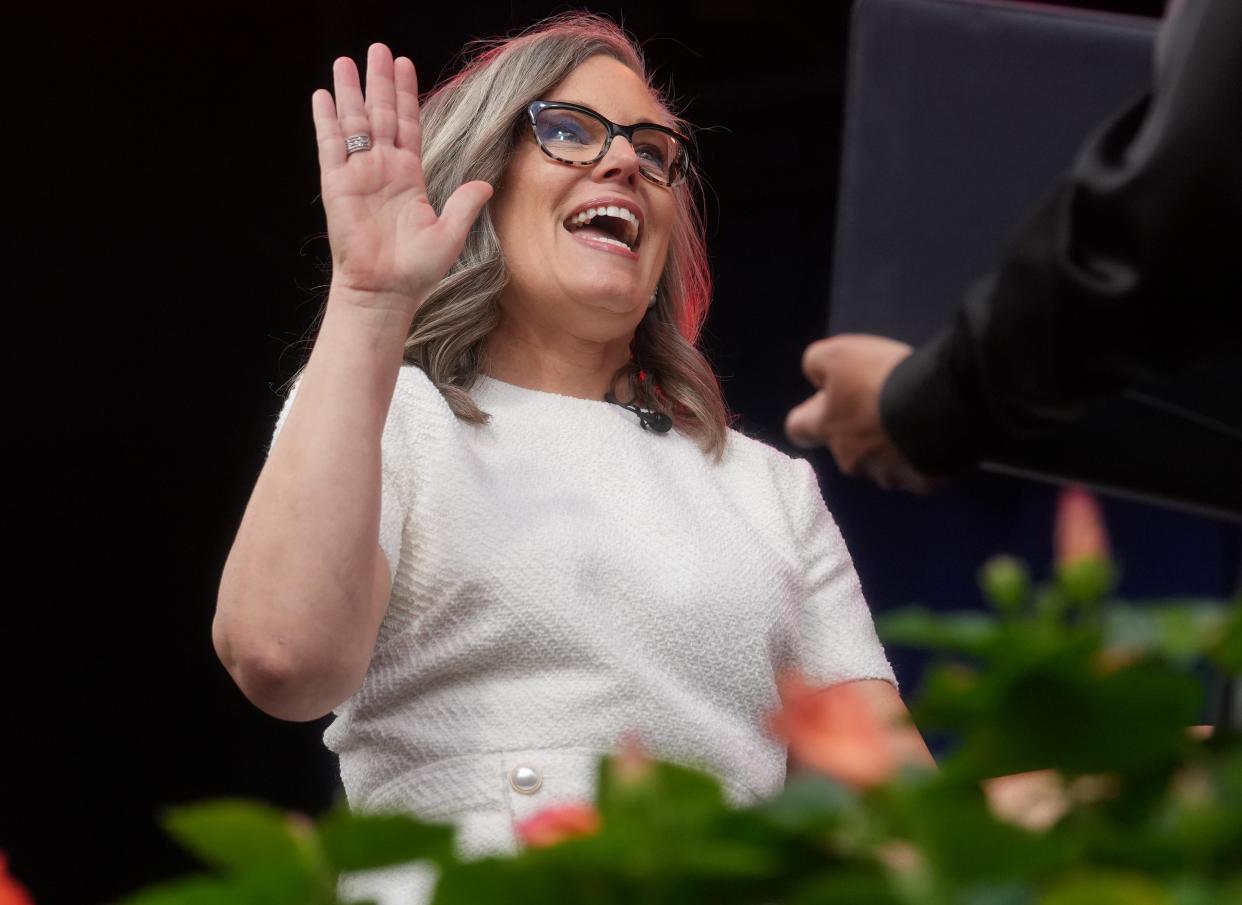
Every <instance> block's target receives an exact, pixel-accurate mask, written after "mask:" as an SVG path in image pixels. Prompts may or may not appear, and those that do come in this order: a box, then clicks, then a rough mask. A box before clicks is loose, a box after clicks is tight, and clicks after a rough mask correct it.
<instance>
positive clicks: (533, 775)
mask: <svg viewBox="0 0 1242 905" xmlns="http://www.w3.org/2000/svg"><path fill="white" fill-rule="evenodd" d="M509 785H511V786H513V789H514V791H516V792H521V793H522V794H523V795H534V794H535V793H536V792H538V791H539V787H540V786H542V785H543V774H542V773H540V772H539V771H538V770H537V769H535V768H534V767H531V766H528V765H526V764H520V765H519V766H516V767H514V768H513V769H512V770H510V771H509Z"/></svg>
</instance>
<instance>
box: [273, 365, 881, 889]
mask: <svg viewBox="0 0 1242 905" xmlns="http://www.w3.org/2000/svg"><path fill="white" fill-rule="evenodd" d="M295 392H296V390H295ZM471 395H472V396H473V398H474V399H475V400H476V402H477V403H478V404H479V406H480V407H481V408H482V410H483V411H484V412H487V413H489V414H490V416H491V419H490V422H489V423H488V424H486V425H483V426H478V425H472V424H467V423H465V422H461V421H459V420H458V419H457V418H456V417H454V415H453V414H452V411H451V410H450V409H449V407H448V405H447V404H446V403H445V401H444V399H443V397H441V396H440V394H439V392H438V391H437V390H436V389H435V387H434V385H432V383H431V382H430V381H429V380H428V379H427V377H426V375H425V374H423V372H422V371H421V370H419V369H418V368H415V367H412V366H404V367H402V368H401V371H400V375H399V377H398V380H397V386H396V390H395V393H394V396H393V401H392V406H391V408H390V410H389V415H388V421H387V424H386V426H385V429H384V436H383V449H382V460H383V492H382V495H383V500H382V511H381V517H380V529H379V543H380V546H381V548H382V549H383V551H384V553H385V555H386V557H387V559H388V563H389V566H390V569H391V570H392V574H393V591H392V597H391V599H390V601H389V605H388V612H387V615H386V616H385V619H384V622H383V625H382V627H381V629H380V632H379V638H378V640H377V643H376V647H375V652H374V654H373V657H372V660H371V664H370V668H369V670H368V672H367V675H366V678H365V680H364V682H363V684H362V686H361V688H359V689H358V691H357V692H356V693H355V694H354V695H353V696H352V697H351V698H350V699H349V700H347V701H345V702H344V703H343V704H341V705H340V706H339V707H338V708H337V709H336V711H335V716H336V719H335V721H334V722H333V723H332V724H331V726H330V727H329V728H328V730H327V732H326V733H325V734H324V743H325V744H326V745H327V747H328V748H330V749H331V750H332V751H334V752H335V753H336V754H337V755H339V757H340V764H341V778H342V781H343V784H344V787H345V791H346V795H347V797H348V800H349V804H350V806H351V807H352V808H354V809H355V810H364V811H366V810H391V809H399V810H405V811H409V812H412V813H415V814H419V815H422V816H424V817H427V818H437V819H442V820H446V821H453V822H455V823H457V824H458V825H459V827H460V832H459V839H458V846H459V850H460V851H461V852H462V853H463V854H464V855H466V856H482V855H485V854H488V853H492V852H502V851H513V850H515V849H516V842H515V838H514V835H513V829H512V828H513V823H514V821H515V820H520V819H521V818H523V817H526V816H529V815H530V814H532V813H535V812H537V811H539V810H541V809H542V808H544V807H547V806H548V805H549V804H551V803H557V802H562V801H570V800H588V801H589V800H592V799H593V797H594V784H595V766H596V761H597V759H598V757H599V755H600V754H603V753H606V752H609V751H612V750H615V749H616V747H617V745H618V744H619V742H620V741H621V740H622V739H623V738H625V737H634V738H636V739H638V740H639V741H640V742H641V743H642V745H643V746H644V747H645V748H646V749H647V750H648V751H650V752H651V753H652V754H653V755H654V756H657V757H660V758H663V759H667V760H672V761H676V762H680V763H685V764H691V765H695V766H699V767H701V768H703V769H705V770H707V771H708V772H711V773H712V774H714V775H715V776H717V777H718V778H719V779H720V780H721V782H722V785H723V786H724V788H725V791H726V794H727V796H728V797H729V799H730V800H731V801H734V802H736V803H745V802H750V801H754V800H756V799H759V798H762V797H766V796H770V795H772V794H775V793H776V792H777V791H779V789H780V788H781V786H782V784H783V782H784V778H785V762H786V749H785V747H784V746H783V745H782V744H781V743H780V742H778V741H777V740H775V739H773V738H772V737H771V736H770V735H769V734H768V733H767V731H766V729H765V720H766V715H767V714H768V713H769V712H771V711H772V710H773V709H775V708H776V706H777V704H778V696H777V691H776V678H777V676H778V674H779V673H780V672H781V671H783V670H785V669H790V668H796V669H798V670H799V671H800V672H802V673H803V674H804V675H805V676H806V677H807V678H808V679H809V680H810V681H811V682H814V683H818V684H822V685H830V684H834V683H838V682H842V681H847V680H855V679H884V680H887V681H889V682H891V683H892V684H893V685H894V686H896V684H897V681H896V677H895V675H894V673H893V670H892V667H891V666H890V665H889V663H888V660H887V659H886V657H885V655H884V651H883V649H882V647H881V644H880V642H879V639H878V638H877V636H876V633H875V628H874V626H873V624H872V620H871V614H870V612H869V610H868V608H867V604H866V602H865V601H864V599H863V596H862V592H861V589H860V587H859V583H858V579H857V576H856V574H855V572H854V567H853V564H852V562H851V560H850V557H849V553H848V551H847V550H846V547H845V544H844V542H843V540H842V538H841V535H840V533H839V532H838V530H837V528H836V525H835V524H834V522H833V521H832V518H831V517H830V515H829V514H828V510H827V509H826V507H825V505H824V502H823V499H822V498H821V496H820V493H819V488H818V484H817V482H816V478H815V474H814V471H813V470H812V468H811V467H810V465H809V464H808V463H807V462H805V461H803V460H798V459H791V458H789V457H788V456H786V455H784V454H783V453H781V452H779V451H777V450H775V449H773V448H771V447H769V446H766V445H764V444H762V443H760V442H758V441H755V440H752V439H749V438H747V437H745V436H743V435H742V434H740V433H738V432H736V431H730V432H729V441H728V448H727V452H726V454H725V456H724V459H723V461H721V462H719V463H717V462H714V461H713V460H712V459H711V458H709V457H708V456H706V455H705V454H704V453H703V452H702V450H701V449H700V448H699V447H698V445H697V444H696V443H695V442H694V441H693V440H691V439H690V438H688V437H686V436H684V435H682V434H680V433H679V432H677V431H676V430H673V431H670V432H669V433H667V434H662V435H661V434H656V433H653V432H650V431H644V430H642V429H641V428H640V426H639V423H638V420H637V418H636V417H635V416H634V415H633V414H632V413H630V412H627V411H625V410H624V409H622V408H620V407H619V406H616V405H612V404H609V403H606V402H603V401H593V400H586V399H578V398H573V397H568V396H560V395H556V394H552V393H546V392H540V391H536V390H528V389H524V388H520V387H516V386H512V385H510V384H507V383H502V382H500V381H497V380H493V379H491V378H488V377H480V378H479V380H478V381H477V382H476V384H475V386H474V388H473V389H472V390H471ZM293 398H294V394H291V395H290V397H289V399H288V400H287V401H286V404H285V408H284V411H283V412H282V413H281V416H280V418H279V420H278V424H277V429H276V432H277V434H279V431H280V426H281V425H283V423H284V418H285V416H286V415H287V413H288V411H289V407H290V405H291V403H292V400H293ZM273 442H275V438H273ZM519 765H529V766H533V767H535V768H536V769H537V770H538V771H539V772H540V774H541V776H542V779H543V784H542V786H541V787H540V788H539V790H538V791H537V792H535V793H534V794H529V795H528V794H523V793H521V792H519V791H517V790H516V789H515V788H514V787H513V786H512V785H511V783H510V775H511V771H512V770H513V768H514V767H516V766H519ZM420 871H421V873H420ZM429 882H430V881H429V880H428V874H427V871H426V869H419V870H415V871H413V872H411V871H409V870H404V869H403V870H401V871H391V872H378V873H376V874H374V875H373V876H372V875H365V876H364V875H358V876H356V877H355V878H354V880H352V881H350V884H349V885H348V888H347V891H348V893H349V894H351V895H355V896H358V897H362V896H371V897H373V898H375V899H377V901H379V902H381V903H382V905H396V903H402V905H410V903H415V902H423V901H426V900H427V896H428V888H429V887H428V884H429Z"/></svg>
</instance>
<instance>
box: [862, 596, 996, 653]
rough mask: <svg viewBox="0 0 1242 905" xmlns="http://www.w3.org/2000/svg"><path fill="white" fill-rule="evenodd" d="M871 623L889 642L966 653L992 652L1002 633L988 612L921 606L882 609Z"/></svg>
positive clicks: (994, 618)
mask: <svg viewBox="0 0 1242 905" xmlns="http://www.w3.org/2000/svg"><path fill="white" fill-rule="evenodd" d="M875 624H876V630H877V631H878V632H879V634H880V637H881V638H883V639H884V640H885V641H886V642H888V643H890V644H904V645H906V646H909V647H927V648H933V649H936V648H938V649H944V650H954V651H959V652H961V653H966V654H977V655H986V654H990V653H993V652H994V651H995V649H996V647H997V643H998V641H999V640H1000V639H1001V638H1002V637H1003V632H1002V628H1001V624H1000V623H999V622H998V621H997V619H996V617H995V616H993V615H991V614H989V613H975V612H957V613H940V614H933V613H931V612H930V611H928V610H927V609H926V608H924V607H921V606H913V607H904V608H902V609H898V610H893V611H892V612H889V613H884V614H882V615H880V616H878V617H876V620H875Z"/></svg>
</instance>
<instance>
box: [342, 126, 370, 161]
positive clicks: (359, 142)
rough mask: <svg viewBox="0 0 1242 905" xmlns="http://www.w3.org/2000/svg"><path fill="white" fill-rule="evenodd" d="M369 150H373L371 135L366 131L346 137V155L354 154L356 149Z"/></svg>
mask: <svg viewBox="0 0 1242 905" xmlns="http://www.w3.org/2000/svg"><path fill="white" fill-rule="evenodd" d="M369 150H371V136H370V135H367V134H366V133H365V132H361V133H359V134H357V135H351V136H349V137H348V138H346V139H345V156H346V157H348V156H349V155H350V154H353V153H354V152H355V151H369Z"/></svg>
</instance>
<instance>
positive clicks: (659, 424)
mask: <svg viewBox="0 0 1242 905" xmlns="http://www.w3.org/2000/svg"><path fill="white" fill-rule="evenodd" d="M604 401H605V402H611V403H612V404H613V405H618V406H620V407H621V408H623V409H625V410H626V411H627V412H633V413H634V414H635V415H637V416H638V423H639V424H641V425H642V428H643V430H645V431H646V430H649V431H654V432H655V433H657V434H667V433H668V432H669V429H670V428H671V427H672V426H673V419H672V418H670V417H669V416H668V415H666V414H664V412H655V411H648V410H647V409H641V408H639V407H638V406H637V405H634V404H633V403H629V404H626V403H624V402H621V401H620V400H618V399H617V397H616V396H614V395H613V394H612V390H609V391H608V392H607V393H605V394H604Z"/></svg>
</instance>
